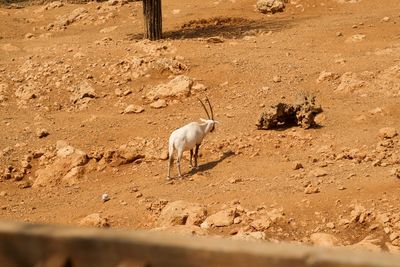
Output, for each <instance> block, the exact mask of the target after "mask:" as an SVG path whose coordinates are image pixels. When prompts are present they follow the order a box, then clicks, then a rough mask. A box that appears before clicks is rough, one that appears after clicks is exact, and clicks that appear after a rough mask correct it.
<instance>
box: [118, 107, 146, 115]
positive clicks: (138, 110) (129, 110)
mask: <svg viewBox="0 0 400 267" xmlns="http://www.w3.org/2000/svg"><path fill="white" fill-rule="evenodd" d="M143 111H144V108H143V107H142V106H136V105H129V106H127V107H126V108H125V110H124V112H123V113H124V114H132V113H142V112H143Z"/></svg>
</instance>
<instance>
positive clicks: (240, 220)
mask: <svg viewBox="0 0 400 267" xmlns="http://www.w3.org/2000/svg"><path fill="white" fill-rule="evenodd" d="M241 222H242V218H240V217H236V218H235V219H233V223H234V224H239V223H241Z"/></svg>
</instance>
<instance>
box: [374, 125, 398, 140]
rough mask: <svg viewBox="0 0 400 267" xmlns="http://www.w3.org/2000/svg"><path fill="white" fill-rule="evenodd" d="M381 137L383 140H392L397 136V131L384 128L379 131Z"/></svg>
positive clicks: (392, 128) (391, 128)
mask: <svg viewBox="0 0 400 267" xmlns="http://www.w3.org/2000/svg"><path fill="white" fill-rule="evenodd" d="M378 135H379V137H380V138H382V139H385V138H387V139H390V138H393V137H395V136H396V135H397V130H396V129H395V128H394V127H384V128H381V129H379V134H378Z"/></svg>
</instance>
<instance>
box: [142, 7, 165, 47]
mask: <svg viewBox="0 0 400 267" xmlns="http://www.w3.org/2000/svg"><path fill="white" fill-rule="evenodd" d="M143 16H144V38H145V39H150V40H152V41H154V40H159V39H161V38H162V12H161V0H143Z"/></svg>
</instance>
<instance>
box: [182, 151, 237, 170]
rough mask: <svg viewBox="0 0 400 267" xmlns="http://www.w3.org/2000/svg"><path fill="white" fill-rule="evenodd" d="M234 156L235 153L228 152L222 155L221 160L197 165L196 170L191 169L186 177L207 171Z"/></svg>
mask: <svg viewBox="0 0 400 267" xmlns="http://www.w3.org/2000/svg"><path fill="white" fill-rule="evenodd" d="M233 155H235V153H234V152H233V151H228V152H224V154H223V155H222V157H221V158H219V159H217V160H214V161H210V162H207V163H204V164H202V165H199V166H198V167H197V168H193V169H192V170H191V171H190V172H189V173H188V175H193V174H196V173H197V172H204V171H208V170H211V169H213V168H214V167H215V166H217V165H218V164H219V163H221V162H222V161H224V160H225V159H227V158H229V157H231V156H233Z"/></svg>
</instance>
